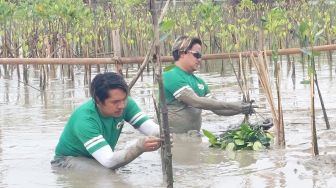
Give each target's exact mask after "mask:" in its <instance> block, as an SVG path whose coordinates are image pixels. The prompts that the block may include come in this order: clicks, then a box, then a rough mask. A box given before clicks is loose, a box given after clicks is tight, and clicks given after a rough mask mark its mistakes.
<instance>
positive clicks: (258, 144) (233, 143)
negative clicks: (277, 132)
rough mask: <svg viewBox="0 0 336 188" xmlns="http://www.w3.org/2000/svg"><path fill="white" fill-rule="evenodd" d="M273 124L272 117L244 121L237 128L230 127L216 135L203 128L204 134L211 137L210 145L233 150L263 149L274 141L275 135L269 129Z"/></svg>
mask: <svg viewBox="0 0 336 188" xmlns="http://www.w3.org/2000/svg"><path fill="white" fill-rule="evenodd" d="M272 126H273V122H272V121H271V120H270V119H265V120H264V121H262V122H259V123H254V124H251V123H249V122H243V123H242V124H240V125H239V126H238V127H236V128H232V127H230V128H229V130H228V131H224V132H223V133H220V134H219V135H216V134H214V133H212V132H210V131H208V130H205V129H202V131H203V134H204V135H205V136H206V137H207V138H208V139H209V142H210V144H211V145H210V147H215V148H221V149H225V150H228V151H233V150H261V149H266V148H269V147H270V145H271V143H272V142H273V135H272V133H270V132H269V131H268V130H269V128H271V127H272Z"/></svg>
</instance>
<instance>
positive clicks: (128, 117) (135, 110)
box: [125, 97, 149, 128]
mask: <svg viewBox="0 0 336 188" xmlns="http://www.w3.org/2000/svg"><path fill="white" fill-rule="evenodd" d="M148 119H149V118H148V116H147V115H146V114H145V113H143V112H142V111H141V109H140V108H139V106H138V105H137V104H136V102H135V101H134V100H133V99H132V97H128V99H127V106H126V109H125V121H127V122H128V123H129V124H131V125H132V126H133V127H134V128H139V127H140V126H141V125H142V124H143V123H144V122H145V121H147V120H148Z"/></svg>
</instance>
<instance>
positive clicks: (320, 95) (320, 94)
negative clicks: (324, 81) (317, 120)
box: [314, 70, 330, 129]
mask: <svg viewBox="0 0 336 188" xmlns="http://www.w3.org/2000/svg"><path fill="white" fill-rule="evenodd" d="M314 76H315V77H314V82H315V85H316V88H317V92H318V95H319V99H320V102H321V107H322V112H323V117H324V121H325V122H326V128H327V129H330V124H329V119H328V115H327V112H326V109H325V106H324V102H323V98H322V93H321V90H320V87H319V84H318V81H317V74H316V70H314Z"/></svg>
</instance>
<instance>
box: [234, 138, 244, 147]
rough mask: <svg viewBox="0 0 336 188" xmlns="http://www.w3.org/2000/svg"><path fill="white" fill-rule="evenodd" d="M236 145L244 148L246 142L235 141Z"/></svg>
mask: <svg viewBox="0 0 336 188" xmlns="http://www.w3.org/2000/svg"><path fill="white" fill-rule="evenodd" d="M234 142H235V144H236V145H238V146H243V145H245V142H244V140H241V139H235V141H234Z"/></svg>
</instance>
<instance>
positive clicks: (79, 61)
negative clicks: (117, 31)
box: [0, 44, 336, 65]
mask: <svg viewBox="0 0 336 188" xmlns="http://www.w3.org/2000/svg"><path fill="white" fill-rule="evenodd" d="M311 49H313V50H314V51H331V50H336V44H331V45H323V46H315V47H313V48H307V50H311ZM302 53H303V52H302V49H301V48H288V49H279V51H278V55H286V54H302ZM239 54H241V56H242V57H247V58H248V57H250V56H251V55H253V56H255V57H257V56H258V51H246V52H234V53H218V54H207V55H204V56H202V59H203V60H214V59H230V58H231V59H238V58H239V57H240V55H239ZM265 55H267V56H271V55H272V50H267V51H266V52H265ZM144 59H145V57H113V58H0V64H4V65H5V64H76V65H85V64H117V63H121V64H140V63H142V62H143V61H144ZM160 59H161V62H172V61H173V57H172V56H161V58H160Z"/></svg>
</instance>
